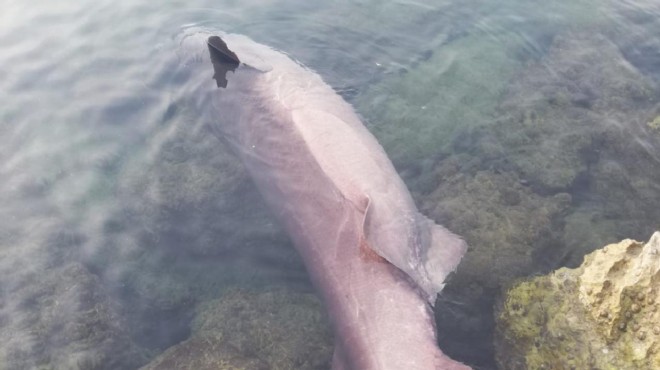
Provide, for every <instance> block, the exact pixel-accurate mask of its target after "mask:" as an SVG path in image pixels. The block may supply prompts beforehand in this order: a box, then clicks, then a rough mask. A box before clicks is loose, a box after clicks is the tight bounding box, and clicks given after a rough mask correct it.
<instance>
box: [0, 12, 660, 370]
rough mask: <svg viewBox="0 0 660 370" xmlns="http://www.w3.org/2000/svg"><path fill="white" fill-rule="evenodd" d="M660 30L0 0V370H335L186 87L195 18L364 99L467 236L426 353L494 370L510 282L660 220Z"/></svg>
mask: <svg viewBox="0 0 660 370" xmlns="http://www.w3.org/2000/svg"><path fill="white" fill-rule="evenodd" d="M659 16H660V3H658V2H657V1H650V0H645V1H612V2H609V1H596V0H579V1H575V0H572V1H568V0H566V1H553V2H536V1H523V0H498V1H491V0H488V1H486V0H483V1H482V0H471V1H427V0H420V1H391V2H386V3H383V2H380V1H370V0H363V1H298V0H280V1H256V0H246V1H231V0H226V1H203V0H193V1H186V2H182V1H171V2H168V3H165V4H162V3H159V2H148V1H122V0H114V1H107V0H100V1H70V0H62V1H58V2H51V1H44V0H37V1H32V2H24V1H17V0H0V81H1V86H2V89H0V102H2V105H0V343H1V344H0V369H36V368H39V369H132V368H139V367H141V366H143V365H147V364H149V363H150V362H152V361H154V362H152V365H151V366H152V368H168V367H167V366H168V365H167V364H168V363H167V361H164V362H163V360H162V359H163V356H165V358H166V360H168V361H173V359H177V358H178V359H180V360H181V361H184V362H185V361H193V360H194V358H199V357H200V353H204V350H205V348H206V347H204V345H200V344H199V342H195V340H199V338H201V337H204V336H205V335H206V337H204V338H207V339H208V337H209V335H210V336H213V335H211V334H209V333H216V334H217V333H225V334H223V335H224V337H222V338H219V339H218V338H217V335H216V337H214V338H215V339H213V340H216V341H217V342H218V343H224V344H223V346H219V347H213V351H212V352H213V353H216V354H218V353H220V354H222V356H226V358H229V359H232V360H231V361H234V362H235V363H240V364H242V366H245V367H246V368H259V366H270V367H272V368H281V369H284V368H310V369H311V368H320V369H323V368H327V367H328V364H329V360H330V357H329V356H331V346H332V345H331V339H330V334H329V331H328V328H327V323H326V322H325V321H324V320H325V319H324V317H323V314H322V309H321V307H320V306H319V304H318V302H317V301H315V300H314V299H313V298H312V297H313V296H312V295H311V293H312V292H313V289H312V288H311V287H310V285H309V282H308V281H307V278H306V274H305V271H304V267H303V266H302V264H301V262H300V260H299V259H298V257H297V255H296V253H295V251H294V250H293V249H292V248H291V246H290V244H289V242H288V239H287V237H286V235H285V234H284V233H283V232H282V231H281V229H280V228H279V227H278V225H277V224H276V222H275V221H274V220H273V218H272V217H271V215H270V213H269V211H268V210H267V209H266V208H265V207H264V205H263V204H262V203H261V200H260V198H259V196H258V194H257V193H256V191H255V189H254V188H253V187H252V185H251V183H250V181H249V178H248V177H247V175H246V174H245V172H244V170H243V168H242V167H241V166H240V164H239V163H237V161H236V159H235V158H234V157H233V156H232V154H231V153H230V152H229V150H228V148H226V147H224V146H223V145H222V144H221V143H220V142H219V141H218V140H217V139H216V138H214V137H212V136H211V135H210V134H209V133H208V131H207V130H206V128H205V127H203V126H202V125H201V124H200V123H199V122H198V121H196V116H195V112H194V111H193V110H191V109H190V107H189V106H188V105H187V104H186V103H187V102H186V97H185V96H181V94H180V93H179V92H180V91H181V88H182V86H185V84H186V81H185V78H183V76H182V75H181V74H178V73H177V67H178V65H179V62H180V60H181V59H182V58H183V57H184V56H181V55H178V54H177V50H178V49H177V47H178V45H177V41H176V40H177V36H178V35H180V34H181V33H182V32H183V31H184V30H185V29H187V28H189V27H204V28H207V29H211V30H213V29H217V30H223V31H228V32H234V33H241V34H245V35H248V36H250V37H251V38H253V39H255V40H257V41H259V42H261V43H265V44H268V45H271V46H273V47H275V48H277V49H280V50H282V51H284V52H286V53H288V54H289V55H290V56H292V57H293V58H295V59H297V60H299V61H301V62H302V63H304V64H305V65H307V66H309V67H310V68H312V69H314V70H316V71H317V72H318V73H319V74H320V75H322V76H323V78H324V79H325V80H326V81H327V82H328V83H329V84H330V85H331V86H333V87H334V88H335V89H336V90H337V91H338V92H339V93H340V94H341V95H342V96H344V97H345V98H346V99H347V100H348V101H349V102H351V103H352V104H353V105H354V106H355V108H356V109H357V110H358V112H360V114H361V115H362V116H363V118H364V121H365V124H366V125H367V126H368V127H369V128H370V129H371V130H372V131H373V132H374V133H375V135H376V136H377V137H378V139H379V140H380V141H381V142H382V143H383V145H384V147H385V148H386V150H387V151H388V153H389V155H390V156H391V158H392V161H393V162H394V163H395V165H396V166H397V169H398V170H399V171H400V173H401V175H402V177H404V179H405V181H406V182H407V183H408V185H409V187H410V189H411V191H412V192H413V193H414V196H415V199H416V201H417V203H418V205H419V207H420V209H421V210H422V211H423V212H424V213H426V214H427V215H429V216H430V217H432V218H434V219H435V220H436V221H438V222H441V223H443V224H445V225H447V226H448V227H449V228H450V229H452V230H453V231H455V232H457V233H459V234H462V235H464V236H465V238H466V240H467V241H468V243H469V244H470V246H471V249H470V251H469V253H468V255H467V256H466V258H465V259H464V262H463V264H462V266H461V268H460V269H459V271H458V272H457V274H456V275H455V276H454V277H453V279H452V281H451V282H450V284H449V286H448V287H447V289H446V291H445V293H444V294H443V296H442V297H441V298H440V299H439V301H438V303H437V305H436V309H435V311H436V317H437V320H438V332H439V336H440V343H441V347H442V348H443V350H445V351H446V352H447V353H448V354H450V355H451V356H452V357H454V358H456V359H459V360H462V361H465V362H467V363H469V364H471V365H473V366H475V368H480V369H494V368H495V365H494V360H493V358H494V354H493V349H492V348H493V346H492V332H493V322H492V315H493V313H492V310H493V305H494V304H495V302H496V299H497V297H498V294H499V292H500V290H501V289H502V287H505V286H506V284H507V283H509V282H511V281H512V279H515V278H518V277H521V276H527V275H530V274H538V273H545V272H547V271H550V270H552V269H554V268H557V267H560V266H576V265H577V264H579V263H580V261H581V257H582V256H583V255H584V254H585V253H587V252H589V251H591V250H593V249H595V248H598V247H601V246H603V245H604V244H605V243H607V242H611V241H616V240H619V239H622V238H627V237H630V238H637V239H640V240H644V239H647V238H648V237H649V236H650V234H651V232H652V231H653V230H656V229H658V228H660V224H659V223H658V220H660V210H659V207H658V200H659V199H660V100H659V96H660V94H659V85H658V84H659V83H660V36H658V35H660V17H659ZM237 289H238V290H237ZM238 311H241V312H249V314H245V315H238V314H237V312H238ZM269 317H275V318H276V319H274V320H275V321H276V322H277V324H272V321H273V320H270V321H269V320H267V318H269ZM287 320H289V321H290V322H289V321H287ZM296 322H299V323H301V324H300V325H298V326H296V325H295V324H296ZM223 323H224V324H223ZM296 327H304V329H296V330H293V329H291V328H296ZM284 337H286V338H287V339H286V340H284V339H282V338H284ZM255 338H269V339H268V340H270V342H268V340H266V341H265V342H267V343H265V344H264V341H259V340H257V339H255ZM209 340H210V339H209ZM184 341H187V342H184ZM181 343H183V346H182V344H181ZM186 343H187V345H188V347H186V346H185V345H186ZM204 343H208V342H204ZM214 343H215V342H214ZM273 343H276V344H277V346H278V347H277V348H279V349H278V350H275V349H273V346H274V344H273ZM177 345H178V347H173V346H177ZM312 345H313V348H314V349H310V348H311V347H304V346H312ZM168 348H170V350H169V351H168V352H166V353H165V354H163V352H164V351H166V350H167V349H168ZM191 348H194V351H191ZM218 348H221V349H218ZM296 348H298V349H296ZM300 348H303V349H304V350H303V349H300ZM177 351H178V352H177ZM195 351H198V352H195ZM158 356H161V357H158ZM167 356H169V357H167ZM186 356H188V357H190V358H192V359H193V360H191V359H190V358H187V357H186ZM157 358H159V359H160V360H158V359H157ZM291 359H294V360H295V361H294V360H291ZM158 361H161V362H158ZM241 361H242V362H241ZM287 361H288V362H287ZM190 363H192V362H190ZM158 364H160V365H158ZM169 364H170V365H169V366H172V365H171V364H172V362H169ZM264 364H267V365H264ZM158 366H161V367H158ZM191 366H195V365H191ZM197 366H198V367H197V368H202V367H199V365H197ZM250 366H251V367H250ZM174 368H176V367H174Z"/></svg>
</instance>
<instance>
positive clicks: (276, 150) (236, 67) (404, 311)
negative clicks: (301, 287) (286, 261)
mask: <svg viewBox="0 0 660 370" xmlns="http://www.w3.org/2000/svg"><path fill="white" fill-rule="evenodd" d="M216 35H217V36H212V35H211V34H209V33H205V32H201V31H198V32H194V33H189V34H187V35H185V37H183V38H182V39H181V40H180V44H181V47H182V50H183V51H182V52H183V53H188V54H190V55H192V56H190V55H189V56H186V59H187V60H188V61H192V62H190V64H196V66H195V67H194V68H195V71H196V72H195V73H192V74H191V76H190V79H191V81H192V82H191V83H190V87H189V89H190V91H187V92H186V94H192V95H194V96H195V101H196V102H195V104H196V105H197V109H198V111H199V113H200V114H202V115H203V119H205V120H206V121H208V123H209V124H210V125H212V126H213V128H214V129H215V130H216V133H217V135H218V136H219V137H221V138H222V139H223V140H225V141H227V142H229V143H230V144H231V145H232V146H233V147H234V149H235V151H236V153H237V154H238V156H239V157H240V159H241V160H242V161H243V163H244V164H245V166H246V168H247V169H248V171H249V173H250V175H251V176H252V178H253V180H254V182H255V183H256V185H257V186H258V188H259V190H260V192H261V193H262V195H263V197H264V199H265V201H266V202H267V204H268V205H269V206H270V207H271V209H272V210H273V211H274V213H275V214H276V215H277V216H278V218H279V219H280V220H281V222H282V224H283V225H284V227H285V228H286V230H287V232H288V234H289V236H290V237H291V239H292V241H293V243H294V245H295V247H296V249H297V250H298V252H299V253H300V254H301V256H302V257H303V260H304V262H305V265H306V268H307V270H308V272H309V275H310V276H311V279H312V282H313V283H314V284H315V286H316V288H317V290H318V292H319V293H320V295H321V296H322V299H323V301H324V303H325V306H326V308H327V310H328V313H329V317H330V319H331V321H332V325H333V328H334V333H335V352H334V357H333V363H332V368H333V369H334V370H389V369H391V370H402V369H406V370H431V369H442V370H459V369H460V370H466V369H470V368H469V367H468V366H466V365H463V364H461V363H459V362H456V361H454V360H452V359H450V358H449V357H447V356H445V355H444V354H443V353H442V352H441V350H440V349H439V348H438V346H437V342H436V332H435V325H434V320H433V312H432V310H431V304H433V302H434V300H435V298H436V295H437V293H438V292H439V291H440V290H441V289H442V287H443V284H444V280H445V278H446V276H447V275H448V274H449V273H451V272H452V271H453V270H454V269H455V268H456V266H457V265H458V263H459V261H460V259H461V257H462V256H463V254H464V253H465V250H466V245H465V243H464V242H463V241H462V240H461V239H460V238H459V237H457V236H456V235H454V234H452V233H451V232H449V231H448V230H447V229H445V228H444V227H442V226H439V225H436V224H434V223H433V222H432V221H430V220H428V219H427V218H426V217H424V216H422V215H421V214H419V213H418V211H417V209H416V207H415V205H414V203H413V200H412V197H411V196H410V194H409V192H408V190H407V189H406V187H405V185H404V183H403V181H402V180H401V179H400V177H399V176H398V174H397V173H396V171H395V169H394V167H393V166H392V164H391V162H390V160H389V159H388V157H387V155H386V154H385V152H384V150H383V149H382V147H381V146H380V145H379V144H378V142H377V141H376V139H375V138H374V137H373V135H371V133H370V132H369V131H368V130H367V129H366V128H365V127H364V126H363V124H362V123H361V121H360V119H359V118H358V116H357V115H356V114H355V113H354V111H353V109H352V107H351V106H350V105H349V104H348V103H346V102H345V101H344V100H343V99H342V98H341V97H340V96H339V95H337V94H336V93H335V92H334V91H333V90H332V88H331V87H329V86H328V85H327V84H325V83H324V82H323V80H322V79H321V77H320V76H319V75H317V74H316V73H314V72H312V71H310V70H309V69H307V68H305V67H303V66H302V65H300V64H298V63H296V62H294V61H293V60H292V59H290V58H289V57H288V56H287V55H285V54H283V53H281V52H278V51H275V50H273V49H271V48H269V47H267V46H264V45H261V44H258V43H256V42H254V41H252V40H250V39H249V38H247V37H245V36H240V35H234V34H220V33H218V34H216ZM218 36H219V37H218ZM212 67H213V68H212Z"/></svg>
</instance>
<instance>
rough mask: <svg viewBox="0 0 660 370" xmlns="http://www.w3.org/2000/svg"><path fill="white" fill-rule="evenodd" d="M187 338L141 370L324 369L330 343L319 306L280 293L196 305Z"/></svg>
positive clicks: (231, 294) (311, 299) (309, 298)
mask: <svg viewBox="0 0 660 370" xmlns="http://www.w3.org/2000/svg"><path fill="white" fill-rule="evenodd" d="M192 330H193V333H192V335H191V337H190V338H189V339H187V340H186V341H184V342H183V343H180V344H178V345H176V346H174V347H172V348H170V349H169V350H167V351H166V352H165V353H163V354H162V355H161V356H159V357H158V358H156V359H155V360H154V361H153V362H152V363H150V364H149V365H147V366H145V367H144V368H143V370H147V369H148V370H156V369H168V368H170V367H168V366H171V364H173V363H176V364H177V366H178V367H177V368H181V369H221V370H230V369H274V370H284V369H310V370H311V369H325V368H328V367H329V365H330V359H331V357H332V349H333V346H332V340H331V339H332V338H331V333H330V327H329V324H328V321H327V317H326V316H325V314H324V313H323V310H322V307H321V304H320V301H319V300H318V299H317V298H316V297H315V296H313V295H310V294H301V293H294V292H291V291H286V290H273V291H265V292H264V291H261V292H258V291H253V292H250V291H244V290H230V291H228V292H226V294H224V295H223V296H222V297H221V298H219V299H217V300H210V301H206V302H204V303H202V304H201V305H200V306H199V307H198V308H197V315H196V317H195V319H194V320H193V325H192Z"/></svg>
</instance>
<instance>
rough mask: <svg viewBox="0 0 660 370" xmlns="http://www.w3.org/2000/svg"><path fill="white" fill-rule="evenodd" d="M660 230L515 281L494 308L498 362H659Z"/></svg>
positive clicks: (564, 365) (616, 365) (533, 365)
mask: <svg viewBox="0 0 660 370" xmlns="http://www.w3.org/2000/svg"><path fill="white" fill-rule="evenodd" d="M658 276H660V232H656V233H655V234H653V236H652V237H651V240H650V241H649V242H648V243H646V244H644V243H640V242H637V241H634V240H630V239H626V240H623V241H622V242H620V243H617V244H610V245H607V246H605V247H603V248H602V249H599V250H596V251H595V252H593V253H591V254H589V255H587V256H586V257H585V258H584V263H583V264H582V265H581V266H580V267H579V268H576V269H567V268H562V269H559V270H557V271H555V272H553V273H551V274H549V275H546V276H540V277H536V278H532V279H529V280H526V281H523V282H520V283H517V284H516V285H515V286H514V287H513V288H512V289H511V290H509V292H508V293H507V294H506V297H505V299H504V301H503V302H502V304H501V307H500V308H499V311H498V312H497V315H496V320H497V330H496V336H495V346H496V349H497V362H498V366H499V367H500V368H502V369H507V370H518V369H521V370H522V369H546V370H550V369H594V368H597V369H612V370H614V369H617V370H626V369H631V370H632V369H657V368H660V309H659V308H660V281H659V280H658Z"/></svg>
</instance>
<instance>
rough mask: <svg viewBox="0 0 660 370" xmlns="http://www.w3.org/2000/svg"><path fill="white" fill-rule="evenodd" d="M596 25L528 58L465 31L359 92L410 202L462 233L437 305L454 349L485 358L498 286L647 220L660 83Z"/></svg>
mask: <svg viewBox="0 0 660 370" xmlns="http://www.w3.org/2000/svg"><path fill="white" fill-rule="evenodd" d="M599 29H600V28H598V27H594V28H593V29H591V30H589V31H588V32H580V31H575V30H572V31H567V32H562V33H558V34H556V35H555V36H551V37H549V38H547V41H548V42H547V46H546V47H545V49H537V50H535V51H534V53H531V54H525V53H522V54H523V55H527V58H518V56H519V55H521V53H520V52H516V50H517V49H516V46H518V49H519V48H520V45H516V44H515V43H513V42H512V43H511V44H510V47H509V48H508V49H507V48H500V49H498V50H497V51H493V50H491V48H492V44H488V43H487V42H484V40H483V39H481V40H480V39H479V38H478V37H471V36H467V37H464V38H461V39H458V40H454V41H452V42H450V43H448V44H447V45H444V46H443V47H442V48H440V50H439V51H438V52H436V53H434V54H433V56H432V57H431V58H430V59H429V60H427V61H425V62H422V63H420V65H419V66H418V67H416V68H415V69H412V70H410V71H408V72H407V73H404V74H402V75H401V76H399V77H395V78H392V79H389V80H386V81H384V82H383V83H382V84H380V85H376V86H375V87H374V88H373V90H372V91H370V92H367V94H366V95H363V96H359V97H358V98H357V100H356V101H357V105H358V108H359V109H360V111H361V112H362V113H363V114H364V115H365V116H367V118H368V121H369V122H370V128H371V129H372V130H373V131H374V133H375V135H376V136H377V137H378V138H379V140H380V141H381V143H382V144H383V146H384V147H385V149H386V151H387V152H388V153H389V154H390V156H391V157H392V160H393V162H394V163H395V164H396V165H397V167H398V169H399V171H400V172H401V173H402V176H403V177H404V179H405V181H406V182H407V184H408V186H409V187H410V188H411V190H412V192H413V195H414V196H415V199H416V201H417V203H418V205H419V207H420V209H421V210H422V211H423V212H424V213H426V214H427V215H429V216H430V217H431V218H433V219H434V220H435V221H437V222H439V223H442V224H444V225H446V226H448V227H449V228H450V229H451V230H452V231H455V232H457V233H459V234H460V235H463V236H464V237H465V238H466V240H467V241H468V244H469V245H470V249H469V250H468V253H467V255H466V257H465V258H464V259H463V261H462V263H461V266H460V267H459V269H458V271H457V273H456V275H455V276H454V278H453V280H451V281H450V283H449V285H448V286H447V287H446V288H445V291H444V294H443V297H441V298H440V299H439V301H438V306H437V309H436V316H437V319H438V327H439V336H440V341H441V346H442V348H443V349H446V350H447V352H448V354H449V355H451V356H454V357H457V358H462V359H472V360H473V361H475V362H476V363H481V364H483V365H484V366H487V367H489V368H491V367H492V365H488V363H489V360H488V358H487V357H488V355H487V353H491V354H492V353H493V352H492V351H493V348H492V342H491V338H492V337H491V335H492V330H493V327H494V323H493V321H492V307H493V303H494V302H495V298H496V297H497V296H498V294H499V292H500V289H501V287H502V286H506V285H507V284H508V283H510V282H511V281H512V280H514V279H515V278H517V277H520V276H526V275H529V274H533V273H539V272H541V273H543V272H549V271H551V270H553V269H555V268H558V267H561V266H577V265H578V264H579V262H580V260H581V258H582V256H583V255H584V254H586V253H588V252H590V251H592V250H593V249H595V248H597V247H598V246H601V245H603V244H605V243H608V242H613V241H616V240H620V239H622V238H624V237H628V236H633V237H635V238H646V237H648V235H650V233H651V232H652V231H653V230H654V229H656V228H657V220H658V219H659V217H660V212H659V210H658V209H657V207H655V204H656V201H655V199H658V197H660V171H653V170H652V169H654V168H656V169H657V168H658V166H659V164H660V158H659V156H658V153H660V136H659V135H658V131H657V130H656V129H655V128H654V124H653V122H655V119H656V117H658V113H659V111H658V109H660V106H659V99H658V97H659V95H658V89H657V88H658V85H657V82H656V81H655V80H654V79H653V78H652V76H649V75H644V74H642V72H641V71H640V70H638V69H637V67H636V65H639V64H640V60H643V58H642V56H641V55H636V57H637V59H636V61H635V64H633V63H631V62H630V61H629V60H628V59H626V55H627V54H624V51H625V50H627V49H626V48H625V46H626V45H627V44H626V42H625V41H623V40H622V39H620V38H615V39H612V38H609V37H608V35H607V33H606V32H604V30H605V28H603V33H600V32H595V30H599ZM543 40H546V39H543ZM482 43H483V44H482ZM539 45H543V44H542V43H539ZM500 46H501V45H500ZM452 50H454V52H452ZM459 51H460V52H459ZM482 52H483V54H481V53H482ZM512 54H513V55H514V56H516V57H512ZM436 57H437V58H436ZM452 58H454V59H452ZM488 72H492V74H491V73H488ZM443 96H447V98H443ZM461 96H462V97H463V98H461ZM456 99H457V100H456ZM472 99H473V100H472ZM443 100H444V101H443ZM470 107H473V109H470ZM489 332H490V333H491V334H488V333H489ZM444 333H451V334H444ZM456 333H460V334H456ZM475 348H479V350H478V351H477V350H475ZM475 352H479V353H480V354H483V357H480V356H477V357H478V358H475V355H474V353H475ZM467 361H470V360H467Z"/></svg>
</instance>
